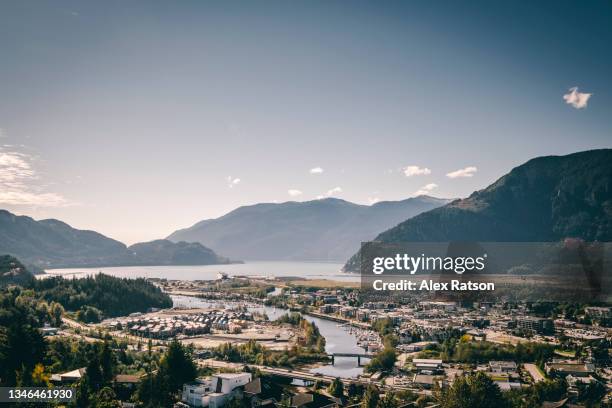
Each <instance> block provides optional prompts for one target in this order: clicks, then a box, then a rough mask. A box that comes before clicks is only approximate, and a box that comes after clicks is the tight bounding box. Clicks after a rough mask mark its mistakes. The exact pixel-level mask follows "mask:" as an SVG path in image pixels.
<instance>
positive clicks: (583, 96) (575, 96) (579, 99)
mask: <svg viewBox="0 0 612 408" xmlns="http://www.w3.org/2000/svg"><path fill="white" fill-rule="evenodd" d="M591 96H593V94H592V93H585V92H578V87H577V86H575V87H573V88H570V89H569V92H568V93H566V94H565V95H563V99H565V103H567V104H568V105H572V106H573V107H574V108H576V109H584V108H586V107H587V104H588V102H589V99H590V98H591Z"/></svg>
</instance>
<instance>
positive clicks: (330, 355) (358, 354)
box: [328, 353, 374, 367]
mask: <svg viewBox="0 0 612 408" xmlns="http://www.w3.org/2000/svg"><path fill="white" fill-rule="evenodd" d="M328 356H329V358H330V359H331V362H332V365H334V363H335V361H336V357H357V365H358V366H360V367H361V359H362V358H368V359H370V358H373V357H374V354H369V353H331V354H328Z"/></svg>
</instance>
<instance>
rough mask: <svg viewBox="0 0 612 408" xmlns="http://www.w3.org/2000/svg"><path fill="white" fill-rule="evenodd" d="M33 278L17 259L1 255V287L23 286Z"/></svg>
mask: <svg viewBox="0 0 612 408" xmlns="http://www.w3.org/2000/svg"><path fill="white" fill-rule="evenodd" d="M32 278H33V277H32V274H31V273H30V272H29V271H28V270H27V268H26V267H25V266H24V265H23V264H22V263H21V262H19V260H18V259H17V258H15V257H12V256H10V255H0V287H2V286H5V285H7V284H20V285H23V284H25V283H27V282H28V281H31V280H32Z"/></svg>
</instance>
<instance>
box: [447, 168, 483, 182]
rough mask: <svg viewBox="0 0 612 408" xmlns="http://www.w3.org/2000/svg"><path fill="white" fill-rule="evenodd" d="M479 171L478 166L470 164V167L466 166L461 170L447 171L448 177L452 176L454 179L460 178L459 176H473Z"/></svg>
mask: <svg viewBox="0 0 612 408" xmlns="http://www.w3.org/2000/svg"><path fill="white" fill-rule="evenodd" d="M477 171H478V168H477V167H475V166H468V167H464V168H462V169H459V170H455V171H451V172H450V173H446V177H448V178H452V179H454V178H459V177H472V176H473V175H474V174H475V173H476V172H477Z"/></svg>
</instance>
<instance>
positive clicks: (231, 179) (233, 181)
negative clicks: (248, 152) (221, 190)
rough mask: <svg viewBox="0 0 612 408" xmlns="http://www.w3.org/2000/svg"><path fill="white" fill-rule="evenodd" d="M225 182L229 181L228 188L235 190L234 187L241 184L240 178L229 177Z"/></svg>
mask: <svg viewBox="0 0 612 408" xmlns="http://www.w3.org/2000/svg"><path fill="white" fill-rule="evenodd" d="M225 180H227V186H228V187H229V188H234V186H237V185H238V184H240V179H239V178H238V177H232V176H227V177H226V178H225Z"/></svg>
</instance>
